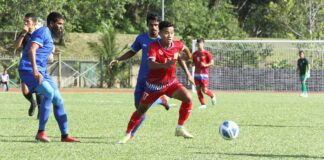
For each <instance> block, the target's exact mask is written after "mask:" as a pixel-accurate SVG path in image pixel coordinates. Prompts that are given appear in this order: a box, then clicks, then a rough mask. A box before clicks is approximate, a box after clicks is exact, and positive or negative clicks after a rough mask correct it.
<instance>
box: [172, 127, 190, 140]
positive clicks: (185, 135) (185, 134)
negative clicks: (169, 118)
mask: <svg viewBox="0 0 324 160" xmlns="http://www.w3.org/2000/svg"><path fill="white" fill-rule="evenodd" d="M175 136H177V137H180V136H181V137H183V138H193V135H191V134H190V133H189V132H188V131H186V130H185V129H184V127H179V128H178V127H177V128H176V132H175Z"/></svg>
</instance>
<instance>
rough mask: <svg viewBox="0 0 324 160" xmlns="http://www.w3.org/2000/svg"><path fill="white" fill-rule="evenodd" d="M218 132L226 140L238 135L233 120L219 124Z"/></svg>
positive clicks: (236, 126) (237, 129)
mask: <svg viewBox="0 0 324 160" xmlns="http://www.w3.org/2000/svg"><path fill="white" fill-rule="evenodd" d="M219 134H220V135H221V136H222V137H223V138H224V139H226V140H232V139H235V138H237V136H238V135H239V127H238V125H237V124H236V123H235V122H233V121H224V122H223V123H222V124H221V125H220V126H219Z"/></svg>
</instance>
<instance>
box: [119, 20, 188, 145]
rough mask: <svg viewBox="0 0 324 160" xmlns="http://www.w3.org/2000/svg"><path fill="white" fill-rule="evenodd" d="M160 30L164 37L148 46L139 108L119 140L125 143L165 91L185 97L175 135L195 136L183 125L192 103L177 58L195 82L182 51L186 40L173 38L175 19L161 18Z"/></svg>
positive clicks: (161, 35)
mask: <svg viewBox="0 0 324 160" xmlns="http://www.w3.org/2000/svg"><path fill="white" fill-rule="evenodd" d="M159 30H160V33H159V35H160V37H161V40H159V41H156V42H153V43H152V44H151V45H150V48H149V55H148V58H149V60H148V68H149V72H148V75H147V80H146V83H145V92H144V93H143V96H142V98H141V100H140V104H139V106H138V108H137V110H136V111H135V112H134V113H133V115H132V116H131V119H130V120H129V123H128V127H127V130H126V135H125V136H124V137H123V138H122V139H121V140H120V141H119V143H126V142H127V141H128V140H129V139H130V138H131V132H132V131H133V130H134V128H135V127H136V125H137V124H138V123H140V121H141V118H142V116H143V115H144V114H145V113H146V111H147V110H148V109H149V107H150V106H151V105H152V104H153V103H154V101H156V100H157V99H158V98H159V97H160V96H162V95H167V96H169V97H171V98H175V99H178V100H180V101H182V104H181V107H180V110H179V119H178V125H177V127H176V136H182V137H184V138H193V136H192V135H191V134H190V133H189V132H187V131H186V130H185V129H184V127H183V125H184V123H185V121H186V120H187V119H188V117H189V115H190V111H191V107H192V102H191V96H190V94H189V92H188V91H187V89H186V88H185V87H184V86H183V85H182V84H181V83H180V82H179V81H178V79H177V77H176V74H175V72H176V62H177V61H178V62H179V63H180V64H181V65H182V66H184V69H185V72H186V75H187V76H188V79H189V80H190V81H191V82H192V83H194V82H193V78H192V77H191V75H190V73H189V71H188V69H187V67H186V65H185V64H184V61H183V60H182V58H181V55H180V53H181V51H182V50H183V49H184V44H183V43H182V42H181V41H173V37H174V27H173V24H172V23H170V22H167V21H163V22H161V23H160V24H159Z"/></svg>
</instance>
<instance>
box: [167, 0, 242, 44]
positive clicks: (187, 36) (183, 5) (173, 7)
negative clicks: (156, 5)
mask: <svg viewBox="0 0 324 160" xmlns="http://www.w3.org/2000/svg"><path fill="white" fill-rule="evenodd" d="M232 9H233V8H232V6H231V4H230V3H229V2H228V1H222V2H220V4H219V6H218V7H217V8H213V9H208V4H207V3H205V2H201V1H199V2H197V1H186V2H184V1H181V0H174V1H172V3H171V4H170V5H169V7H168V8H166V13H167V17H166V19H167V20H170V21H172V22H174V23H175V25H176V32H177V33H178V34H179V35H180V36H182V38H183V39H184V40H185V41H186V42H191V40H192V39H196V38H199V37H204V38H206V39H224V38H225V39H239V38H244V37H245V33H244V32H243V30H241V29H240V28H239V25H238V21H237V19H236V18H235V15H234V14H233V12H232Z"/></svg>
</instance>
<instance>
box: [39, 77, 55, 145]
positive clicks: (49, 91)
mask: <svg viewBox="0 0 324 160" xmlns="http://www.w3.org/2000/svg"><path fill="white" fill-rule="evenodd" d="M35 90H36V92H37V93H39V94H42V95H43V96H44V99H43V101H42V103H41V106H40V108H39V112H40V113H39V127H38V133H37V135H36V140H39V141H42V142H50V139H49V138H48V137H47V135H46V133H45V126H46V123H47V120H48V117H49V115H50V109H51V104H52V100H53V97H54V89H53V88H52V86H51V85H50V83H48V82H47V81H43V82H42V83H41V84H40V85H38V86H37V87H36V89H35Z"/></svg>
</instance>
